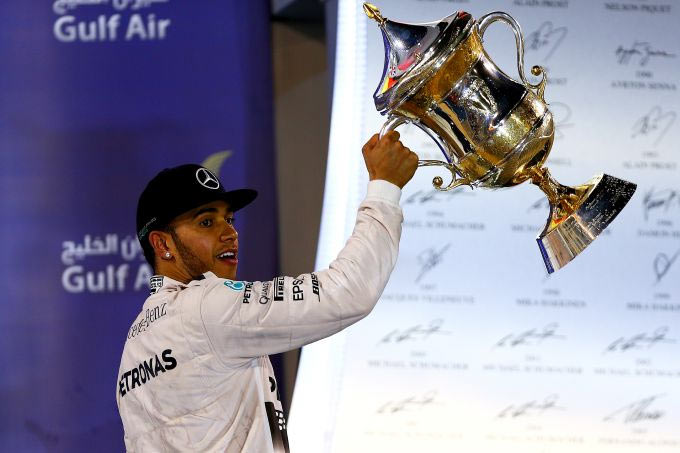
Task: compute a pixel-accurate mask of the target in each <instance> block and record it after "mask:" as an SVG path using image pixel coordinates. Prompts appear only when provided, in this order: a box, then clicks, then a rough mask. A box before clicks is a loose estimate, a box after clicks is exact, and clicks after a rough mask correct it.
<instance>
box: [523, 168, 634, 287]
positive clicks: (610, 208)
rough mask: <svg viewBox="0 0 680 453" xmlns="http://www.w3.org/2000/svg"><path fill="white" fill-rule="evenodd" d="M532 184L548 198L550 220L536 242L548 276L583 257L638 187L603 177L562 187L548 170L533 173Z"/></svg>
mask: <svg viewBox="0 0 680 453" xmlns="http://www.w3.org/2000/svg"><path fill="white" fill-rule="evenodd" d="M531 171H532V179H531V182H532V183H533V184H536V185H537V186H538V187H539V188H540V189H541V190H542V191H543V192H544V193H545V194H546V196H547V197H548V201H549V202H550V218H549V219H548V222H547V223H546V226H545V228H544V229H543V231H542V232H541V234H539V235H538V237H537V238H536V242H537V243H538V248H539V249H540V250H541V255H542V256H543V261H544V263H545V267H546V269H547V271H548V273H549V274H551V273H553V272H555V271H556V270H558V269H560V268H562V267H564V266H566V265H567V263H569V262H570V261H571V260H573V259H574V258H575V257H576V256H577V255H578V254H579V253H581V252H582V251H583V250H584V249H585V248H586V247H587V246H588V245H590V243H591V242H593V241H594V240H595V238H596V237H597V236H598V235H599V234H600V233H601V232H602V231H604V229H605V228H607V226H608V225H609V224H610V223H611V222H612V221H613V220H614V218H616V216H617V215H618V214H619V212H621V210H623V208H624V206H626V204H627V203H628V201H629V200H630V199H631V197H632V196H633V193H635V189H636V187H637V186H636V184H633V183H630V182H628V181H624V180H622V179H618V178H615V177H613V176H609V175H606V174H601V175H598V176H596V177H594V178H593V179H591V180H590V181H588V182H587V183H586V184H583V185H581V186H576V187H568V186H563V185H562V184H560V183H558V182H557V181H555V180H554V179H553V178H552V177H551V176H550V172H549V171H548V169H547V168H540V169H538V168H536V169H532V170H531Z"/></svg>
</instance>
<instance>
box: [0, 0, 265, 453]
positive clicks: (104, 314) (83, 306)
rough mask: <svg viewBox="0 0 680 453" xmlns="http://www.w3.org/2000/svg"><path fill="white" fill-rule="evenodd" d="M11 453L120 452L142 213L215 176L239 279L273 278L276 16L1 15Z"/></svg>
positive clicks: (3, 382) (98, 8) (127, 8)
mask: <svg viewBox="0 0 680 453" xmlns="http://www.w3.org/2000/svg"><path fill="white" fill-rule="evenodd" d="M0 13H1V14H0V22H1V26H0V61H2V62H3V69H2V76H0V144H1V149H0V189H1V190H0V194H1V195H0V203H1V205H0V209H1V210H2V223H1V224H0V237H1V238H2V245H3V248H4V250H3V251H2V253H0V260H1V261H0V273H1V274H2V279H3V280H2V289H3V292H4V295H5V297H4V300H3V301H2V303H1V304H0V332H1V334H0V359H1V364H2V370H3V371H2V374H1V375H0V401H2V404H0V451H68V452H74V451H92V450H95V449H96V450H97V451H121V450H123V449H124V445H123V431H122V425H121V422H120V418H119V416H118V411H117V408H116V403H115V391H116V381H117V376H116V373H117V371H118V365H119V362H120V355H121V352H122V348H123V344H124V342H125V339H126V335H127V330H128V328H129V326H130V323H131V321H132V320H133V319H134V317H135V316H136V315H137V314H138V313H139V310H140V308H141V305H142V303H143V301H144V299H145V297H146V295H147V294H148V286H147V285H148V281H147V280H148V277H149V276H150V274H151V270H150V268H149V266H148V265H147V264H146V262H145V261H144V258H143V255H142V252H141V249H140V247H139V244H138V243H137V240H136V238H135V210H136V204H137V199H138V196H139V194H140V192H141V191H142V189H143V188H144V186H145V184H146V182H147V181H148V180H149V179H150V178H151V177H152V176H153V175H155V174H156V173H157V172H158V171H160V170H161V169H163V168H166V167H170V166H175V165H179V164H182V163H188V162H193V163H203V164H205V165H206V166H209V167H211V168H212V169H213V170H215V171H216V172H218V173H219V174H220V177H221V179H222V181H223V183H224V184H225V187H226V188H227V189H229V188H239V187H251V188H254V189H257V190H258V191H259V193H260V195H259V197H258V199H257V200H256V201H255V203H254V204H253V205H252V206H250V207H248V208H247V209H245V210H244V211H242V212H239V213H238V215H237V228H238V230H239V233H240V237H239V239H240V243H241V250H242V254H241V255H240V256H239V262H240V268H239V276H241V277H242V278H247V279H250V280H256V279H270V278H272V277H273V276H274V275H275V274H276V268H277V252H276V250H277V244H276V219H277V216H276V202H275V200H276V194H275V186H274V181H275V174H274V156H273V137H272V135H273V132H272V130H273V128H272V96H271V90H272V87H271V63H270V41H269V40H270V32H269V2H268V1H266V0H259V1H249V2H241V1H229V2H186V1H179V0H87V1H79V0H56V1H54V0H53V1H51V2H26V1H22V0H5V1H3V2H2V5H1V6H0Z"/></svg>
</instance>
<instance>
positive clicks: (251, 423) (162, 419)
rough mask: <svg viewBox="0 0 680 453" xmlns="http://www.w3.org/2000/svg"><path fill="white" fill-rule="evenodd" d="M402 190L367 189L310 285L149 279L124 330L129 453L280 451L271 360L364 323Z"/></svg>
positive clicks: (121, 404) (122, 393) (387, 266)
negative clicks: (345, 236)
mask: <svg viewBox="0 0 680 453" xmlns="http://www.w3.org/2000/svg"><path fill="white" fill-rule="evenodd" d="M400 194H401V191H400V190H399V188H398V187H397V186H395V185H393V184H391V183H388V182H386V181H371V182H370V183H369V185H368V193H367V196H366V199H365V200H364V201H363V202H362V203H361V205H360V207H359V212H358V214H357V220H356V225H355V227H354V232H353V233H352V236H351V237H350V238H349V240H348V241H347V244H346V245H345V247H344V248H343V249H342V251H341V252H340V253H339V255H338V257H337V258H336V259H335V260H334V261H333V262H332V263H331V264H330V266H329V268H328V269H326V270H323V271H320V272H318V273H316V274H314V273H311V274H303V275H300V276H298V277H297V278H292V277H277V278H275V279H274V280H272V281H265V282H243V281H232V280H225V279H221V278H217V277H216V276H215V275H214V274H212V273H206V274H205V275H204V278H202V279H200V280H194V281H192V282H190V283H188V284H183V283H180V282H177V281H174V280H172V279H170V278H168V277H163V276H155V277H153V278H152V279H151V287H152V294H151V295H150V296H149V298H148V299H146V301H145V302H144V305H143V307H142V311H141V313H140V314H139V316H137V318H136V319H135V321H134V322H133V323H132V326H131V327H130V330H129V331H128V335H127V341H126V342H125V348H124V350H123V356H122V358H121V363H120V370H119V373H118V382H117V385H116V401H117V403H118V409H119V411H120V416H121V418H122V420H123V426H124V428H125V445H126V448H127V450H128V451H129V452H145V453H146V452H166V451H168V452H169V451H187V452H205V451H210V452H213V451H219V452H224V451H227V452H253V453H267V452H272V453H279V452H288V439H287V436H286V421H285V418H284V415H283V411H282V408H281V401H280V400H279V393H278V389H277V383H276V380H275V378H274V372H273V370H272V366H271V363H270V362H269V358H268V357H267V355H268V354H276V353H279V352H283V351H288V350H291V349H295V348H299V347H301V346H303V345H306V344H309V343H312V342H314V341H317V340H319V339H321V338H324V337H327V336H329V335H332V334H334V333H336V332H338V331H340V330H342V329H344V328H345V327H347V326H349V325H350V324H353V323H355V322H356V321H358V320H360V319H361V318H363V317H365V316H366V315H368V314H369V313H370V311H371V310H372V309H373V307H374V306H375V304H376V302H377V301H378V298H379V297H380V294H381V293H382V291H383V289H384V287H385V285H386V284H387V280H388V278H389V275H390V273H391V272H392V268H393V267H394V264H395V262H396V259H397V251H398V245H399V238H400V235H401V222H402V213H401V209H400V207H399V197H400Z"/></svg>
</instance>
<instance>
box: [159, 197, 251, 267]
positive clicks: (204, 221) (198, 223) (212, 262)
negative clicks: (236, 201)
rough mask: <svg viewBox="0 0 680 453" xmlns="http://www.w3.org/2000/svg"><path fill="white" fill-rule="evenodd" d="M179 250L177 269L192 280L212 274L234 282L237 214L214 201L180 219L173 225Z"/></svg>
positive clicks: (236, 256) (174, 237) (221, 203)
mask: <svg viewBox="0 0 680 453" xmlns="http://www.w3.org/2000/svg"><path fill="white" fill-rule="evenodd" d="M170 227H171V230H170V231H171V234H172V239H173V241H174V243H175V247H176V249H177V255H178V256H177V266H178V267H179V268H180V269H181V270H182V271H183V272H185V273H187V274H188V275H189V276H190V277H198V276H199V275H201V274H203V273H204V272H208V271H210V272H212V273H214V274H215V275H217V276H218V277H220V278H228V279H231V280H233V279H235V278H236V268H237V267H238V233H237V232H236V230H235V229H234V214H233V213H232V212H231V211H230V210H229V206H228V205H227V203H226V202H224V201H214V202H212V203H207V204H204V205H202V206H199V207H198V208H196V209H193V210H191V211H189V212H187V213H185V214H182V215H181V216H179V217H177V218H176V219H175V220H173V221H172V222H171V223H170Z"/></svg>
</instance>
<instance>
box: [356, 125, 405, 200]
mask: <svg viewBox="0 0 680 453" xmlns="http://www.w3.org/2000/svg"><path fill="white" fill-rule="evenodd" d="M378 137H379V136H378V134H375V135H374V136H373V137H371V139H370V140H369V141H368V142H366V144H365V145H364V147H363V148H362V152H363V153H364V161H365V162H366V169H367V170H368V177H369V179H370V180H371V181H372V180H374V179H384V180H385V181H389V182H391V183H393V184H395V185H397V186H399V187H400V188H401V187H404V186H405V185H406V183H407V182H409V181H410V180H411V178H413V174H414V173H415V172H416V168H418V156H417V155H416V153H414V152H413V151H411V150H410V149H408V148H407V147H405V146H404V145H403V144H402V143H401V142H400V141H399V132H397V131H390V132H388V133H387V134H385V136H384V137H383V138H382V139H379V138H378Z"/></svg>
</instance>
